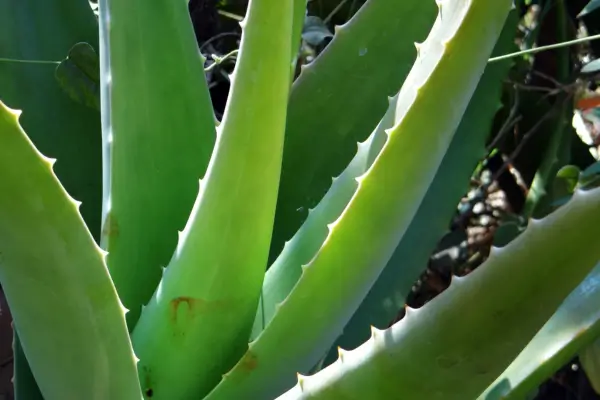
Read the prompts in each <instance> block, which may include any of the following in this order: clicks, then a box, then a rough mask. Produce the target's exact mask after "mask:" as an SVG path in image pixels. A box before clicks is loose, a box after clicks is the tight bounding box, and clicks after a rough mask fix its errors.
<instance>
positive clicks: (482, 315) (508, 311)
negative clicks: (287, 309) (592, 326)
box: [279, 189, 600, 400]
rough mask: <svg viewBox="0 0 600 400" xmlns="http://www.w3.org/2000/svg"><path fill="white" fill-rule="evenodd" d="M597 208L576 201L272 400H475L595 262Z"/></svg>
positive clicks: (597, 197)
mask: <svg viewBox="0 0 600 400" xmlns="http://www.w3.org/2000/svg"><path fill="white" fill-rule="evenodd" d="M599 208H600V189H594V190H592V191H588V192H577V193H576V194H575V196H574V197H573V199H572V200H571V201H570V202H569V203H568V204H567V205H565V206H564V207H562V208H561V209H559V210H558V211H556V212H555V213H553V214H551V215H550V216H548V217H547V218H545V219H543V220H532V222H531V223H530V226H529V228H528V229H527V230H526V231H525V232H523V233H522V234H521V235H520V236H519V237H518V238H517V239H515V240H514V241H513V242H512V243H510V244H509V245H507V246H506V247H503V248H494V249H493V251H492V253H491V256H490V257H489V258H488V260H487V261H486V262H485V263H484V264H483V265H481V266H480V267H479V268H478V269H477V270H475V271H474V272H472V273H471V274H470V275H468V276H467V277H464V278H456V277H455V278H454V279H453V282H452V285H450V287H449V288H448V289H447V290H446V291H444V292H443V293H442V294H440V295H439V296H437V297H436V298H435V299H433V300H432V301H430V302H429V303H428V304H426V305H425V306H423V308H422V309H419V310H413V309H407V314H406V316H405V317H404V318H403V319H402V320H401V321H400V322H398V323H396V324H395V325H394V326H393V327H391V328H390V329H388V330H385V331H380V330H377V329H373V333H372V337H371V339H370V340H369V341H368V342H366V343H365V344H363V345H362V346H360V347H359V348H358V349H356V350H353V351H350V352H345V351H340V356H339V358H338V360H337V361H336V362H335V363H334V364H332V365H331V366H329V367H327V368H325V369H324V370H323V371H321V372H319V373H317V374H316V375H314V376H311V377H300V378H299V382H298V384H297V385H296V386H295V387H294V389H292V390H291V391H289V392H288V393H286V394H285V395H283V396H281V397H280V398H279V400H297V399H311V400H317V399H318V400H321V399H332V400H333V399H335V400H337V399H348V400H353V399H357V400H358V399H365V398H366V399H373V400H378V399H382V400H383V399H390V398H402V399H407V400H412V399H415V400H416V399H443V400H453V399H456V400H464V399H472V398H475V397H476V396H477V395H478V394H479V393H481V391H482V390H484V389H485V387H486V386H487V385H489V384H490V383H491V381H493V380H494V379H495V378H496V377H497V376H498V374H500V373H501V372H502V370H503V369H504V368H506V366H507V365H508V364H510V362H511V361H512V360H513V359H514V358H515V357H516V356H517V355H518V353H519V352H520V351H521V350H522V349H523V347H524V346H525V345H526V344H527V342H528V341H529V340H531V339H532V338H533V337H534V335H535V334H536V332H537V331H538V330H539V329H540V328H541V327H542V326H543V325H544V323H545V322H546V321H547V320H548V318H550V316H551V315H552V313H553V312H554V311H555V310H556V309H557V308H558V306H559V305H560V304H561V302H562V301H563V300H564V299H565V298H566V297H567V296H568V295H569V292H571V291H572V290H573V289H574V288H575V287H576V286H577V285H578V284H579V283H580V282H581V281H582V280H583V279H584V278H585V276H586V275H587V274H588V273H589V272H590V270H592V268H593V267H594V265H595V264H596V263H597V261H598V259H599V258H600V248H598V246H590V245H589V244H588V243H587V238H590V237H596V236H597V235H599V234H600V213H598V209H599ZM532 299H535V301H532ZM473 304H476V305H477V307H473ZM588 304H589V305H590V306H592V304H596V305H597V302H592V301H590V302H588ZM569 338H570V337H569V335H567V337H566V338H565V339H566V340H569ZM553 339H554V341H557V339H558V338H557V337H556V336H554V338H553ZM559 343H563V342H562V341H559ZM546 349H547V348H546ZM547 350H548V349H547ZM539 356H541V357H543V355H542V354H541V353H540V354H539ZM502 398H505V397H502ZM516 398H518V399H523V398H524V397H523V396H517V397H516Z"/></svg>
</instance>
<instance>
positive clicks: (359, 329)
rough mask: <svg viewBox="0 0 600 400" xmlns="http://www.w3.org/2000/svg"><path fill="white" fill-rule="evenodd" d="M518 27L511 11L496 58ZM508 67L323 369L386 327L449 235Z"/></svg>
mask: <svg viewBox="0 0 600 400" xmlns="http://www.w3.org/2000/svg"><path fill="white" fill-rule="evenodd" d="M517 23H518V16H517V13H516V11H513V12H512V13H511V15H510V17H509V18H508V19H507V21H506V23H505V25H504V30H503V32H502V34H501V36H500V38H499V42H498V44H497V45H496V48H495V50H494V54H506V53H508V52H510V49H512V47H514V35H515V30H516V27H517ZM510 65H511V62H510V61H504V62H501V63H493V64H488V66H487V67H486V69H485V72H484V74H483V76H482V78H481V80H480V82H479V85H478V86H477V89H476V91H475V93H474V94H473V98H472V99H471V102H470V103H469V106H468V107H467V110H466V111H465V115H464V117H463V119H462V121H461V123H460V125H459V127H458V129H457V131H456V134H455V135H454V138H453V139H452V143H451V144H450V147H449V148H448V152H447V153H446V155H445V156H444V159H443V160H442V163H441V165H440V168H439V169H438V171H437V173H436V175H435V178H434V180H433V182H432V183H431V186H430V187H429V189H428V190H427V194H426V195H425V198H424V199H423V201H422V203H421V205H420V206H419V210H418V211H417V213H416V214H415V216H414V218H413V220H412V222H411V224H410V226H409V227H408V229H407V231H406V233H405V234H404V236H403V237H402V240H401V241H400V243H399V244H398V246H397V247H396V250H395V251H394V254H393V255H392V257H391V258H390V260H389V262H388V264H387V266H386V267H385V269H384V270H383V272H382V273H381V276H380V277H379V278H378V279H377V282H376V283H375V285H373V287H372V288H371V290H370V292H369V294H368V295H367V297H366V298H365V300H364V301H363V302H362V304H361V306H360V308H359V309H358V310H357V311H356V313H355V314H354V316H353V317H352V319H351V320H350V322H349V323H348V325H346V327H345V328H344V334H343V335H342V336H341V337H340V338H339V339H338V341H337V343H336V344H335V346H334V347H333V348H332V350H330V355H329V357H328V361H327V364H328V363H329V362H332V361H334V360H335V358H334V357H336V356H337V347H338V346H341V347H342V348H344V349H354V348H356V347H357V346H358V345H360V344H362V343H363V342H364V341H365V340H367V339H368V338H369V336H370V334H371V330H370V326H371V325H373V326H375V327H377V328H379V329H383V328H386V327H388V326H389V324H390V322H392V321H393V320H394V318H395V317H396V316H397V315H398V313H399V312H400V311H401V310H402V309H403V308H404V305H405V302H406V297H407V296H408V295H409V294H410V290H411V288H412V286H413V285H414V282H415V281H416V280H417V279H418V278H419V275H420V274H421V273H422V272H423V271H424V270H425V268H426V267H427V261H428V259H429V257H430V255H431V252H432V251H433V250H434V249H435V246H436V244H437V242H438V241H439V240H440V238H441V237H442V236H443V235H444V233H445V232H446V231H447V229H448V223H449V221H450V219H451V218H452V215H453V214H454V213H455V212H456V204H458V202H459V201H460V199H461V197H462V196H463V194H464V193H465V190H466V189H467V188H468V185H469V179H470V177H471V174H472V173H473V170H474V169H475V167H476V165H477V163H478V162H479V160H481V158H482V157H484V156H485V152H486V149H485V144H486V140H487V138H488V137H489V133H490V129H491V125H492V122H493V116H494V114H495V113H496V111H497V110H498V107H499V105H500V96H501V88H502V81H503V80H504V78H505V77H506V74H507V73H508V70H509V68H510Z"/></svg>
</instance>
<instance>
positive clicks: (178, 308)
mask: <svg viewBox="0 0 600 400" xmlns="http://www.w3.org/2000/svg"><path fill="white" fill-rule="evenodd" d="M167 3H168V4H169V5H171V4H172V3H171V2H170V1H168V2H167ZM293 6H294V2H293V0H251V1H250V3H249V6H248V7H249V8H248V13H247V15H246V19H245V20H244V22H243V23H242V26H243V35H242V42H241V47H240V53H239V58H238V62H237V65H236V69H235V71H234V74H233V76H232V88H231V93H230V98H229V101H228V104H227V107H226V110H225V115H224V118H223V121H222V122H221V124H220V125H219V130H218V141H217V145H216V146H215V151H214V153H213V156H212V158H211V162H210V165H209V167H208V172H207V174H206V177H205V178H204V179H203V181H202V184H201V189H200V193H199V195H198V198H197V200H196V203H195V205H194V208H193V210H192V213H191V216H190V219H189V221H188V223H187V225H186V227H185V229H184V230H183V232H182V234H181V236H180V242H179V245H178V247H177V249H176V251H175V254H174V256H173V258H172V260H171V262H170V263H169V266H168V268H167V269H166V270H165V273H164V276H163V279H162V281H161V283H160V285H159V287H158V289H157V290H156V292H155V294H154V296H153V297H152V300H151V301H150V303H149V304H148V306H147V307H146V308H145V309H144V311H143V313H142V316H141V318H140V321H139V322H138V325H137V326H136V328H135V330H134V332H133V342H134V347H135V351H136V354H137V355H138V357H140V364H139V369H140V378H141V381H142V382H143V383H144V390H145V391H146V392H147V393H149V392H152V396H151V397H152V399H168V400H171V399H193V398H198V397H200V398H201V397H202V396H203V395H205V394H206V393H207V392H208V391H210V390H211V389H212V388H213V386H214V385H215V384H217V383H218V381H219V379H220V377H221V375H222V374H223V373H225V372H227V370H228V369H229V368H231V367H232V366H233V364H234V363H235V362H236V361H237V360H238V359H239V357H240V356H241V355H242V354H243V352H244V350H245V348H246V345H247V343H248V336H249V335H250V330H251V328H252V323H253V321H254V316H255V314H256V308H257V305H258V300H259V296H260V288H261V286H262V282H263V278H264V271H265V269H266V265H267V258H268V253H269V245H270V240H271V234H272V229H273V219H274V216H275V204H276V201H277V190H278V188H279V178H280V168H281V157H282V152H283V140H284V133H285V118H286V109H287V99H288V94H289V89H290V78H291V76H290V72H291V71H290V61H291V56H290V54H291V40H290V38H291V36H292V25H293V21H292V20H293V16H292V15H293ZM265 49H268V51H267V52H265V51H264V50H265ZM161 56H164V55H161ZM232 246H233V247H232ZM148 397H150V396H149V395H148Z"/></svg>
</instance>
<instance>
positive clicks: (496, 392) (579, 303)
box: [479, 210, 600, 400]
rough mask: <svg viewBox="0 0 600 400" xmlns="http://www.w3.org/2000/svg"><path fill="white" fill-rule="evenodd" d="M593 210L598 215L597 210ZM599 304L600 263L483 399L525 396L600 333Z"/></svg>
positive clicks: (491, 399)
mask: <svg viewBox="0 0 600 400" xmlns="http://www.w3.org/2000/svg"><path fill="white" fill-rule="evenodd" d="M593 213H595V214H598V213H597V210H595V211H592V214H593ZM553 229H555V228H553ZM578 229H579V228H578ZM590 247H591V246H590ZM575 258H577V256H575ZM538 263H539V262H536V264H538ZM567 266H568V268H565V269H566V270H570V269H571V268H572V267H573V265H572V263H568V265H565V267H567ZM548 273H549V272H545V273H544V274H548ZM531 296H533V294H532V295H531ZM530 298H534V297H530ZM598 304H600V264H599V265H597V266H596V267H595V268H594V270H593V271H592V272H591V273H590V274H589V275H588V276H587V277H586V278H585V280H584V281H583V282H581V283H580V284H579V286H577V288H576V289H575V290H574V291H573V292H572V293H571V294H570V295H569V297H567V298H566V300H565V301H564V302H563V303H562V304H561V306H560V308H559V309H558V310H557V311H556V313H555V314H554V315H553V316H552V318H550V319H549V320H548V322H546V324H545V325H544V326H543V327H542V329H540V331H539V332H538V333H537V334H536V335H535V337H534V338H533V339H532V340H531V342H529V344H527V347H525V348H524V349H523V351H521V353H520V354H519V355H518V357H516V358H515V360H514V361H513V362H512V363H511V364H510V366H509V367H508V368H507V369H506V370H505V371H504V372H503V373H502V375H500V376H499V377H498V378H497V379H496V380H495V381H494V383H492V384H491V385H490V386H489V387H488V388H487V389H486V390H485V391H484V392H483V394H482V395H481V396H479V399H480V400H496V399H497V400H500V399H503V400H510V399H515V400H518V399H523V398H525V397H526V396H527V395H528V394H529V393H530V392H532V391H533V390H535V389H536V388H537V387H538V386H539V385H540V384H541V383H542V382H544V381H545V380H546V379H548V378H550V377H551V376H552V375H553V374H554V373H555V372H556V371H557V370H558V369H560V368H561V367H562V366H563V365H565V364H566V363H568V362H569V361H570V360H571V359H573V357H575V356H576V355H577V353H578V352H579V351H580V350H581V349H582V348H583V347H584V346H586V345H587V344H590V343H592V342H593V341H594V339H596V338H597V337H598V335H600V309H598Z"/></svg>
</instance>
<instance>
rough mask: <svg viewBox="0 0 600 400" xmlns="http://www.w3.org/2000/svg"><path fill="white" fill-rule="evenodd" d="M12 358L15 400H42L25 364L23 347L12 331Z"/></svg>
mask: <svg viewBox="0 0 600 400" xmlns="http://www.w3.org/2000/svg"><path fill="white" fill-rule="evenodd" d="M13 357H14V371H15V372H14V376H13V388H14V392H15V399H16V400H44V396H42V393H41V392H40V389H39V388H38V386H37V383H36V381H35V378H34V377H33V373H32V372H31V368H30V367H29V364H28V362H27V357H25V353H23V346H22V345H21V340H20V339H19V335H17V332H16V331H14V330H13Z"/></svg>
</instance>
